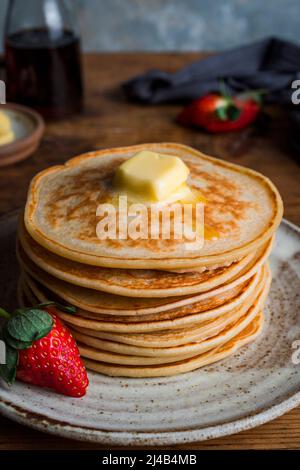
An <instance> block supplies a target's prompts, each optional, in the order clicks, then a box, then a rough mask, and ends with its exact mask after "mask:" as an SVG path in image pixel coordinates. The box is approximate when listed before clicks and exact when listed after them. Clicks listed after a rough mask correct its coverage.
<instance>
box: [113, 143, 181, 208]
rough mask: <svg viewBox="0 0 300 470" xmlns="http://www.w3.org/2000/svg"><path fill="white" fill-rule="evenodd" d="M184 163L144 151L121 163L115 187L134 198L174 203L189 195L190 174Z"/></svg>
mask: <svg viewBox="0 0 300 470" xmlns="http://www.w3.org/2000/svg"><path fill="white" fill-rule="evenodd" d="M189 172H190V171H189V169H188V167H187V166H186V165H185V163H184V162H183V161H182V160H181V159H180V158H178V157H176V156H173V155H160V154H158V153H156V152H151V151H148V150H143V151H142V152H138V153H137V154H136V155H134V156H133V157H132V158H129V159H128V160H126V161H125V162H124V163H122V164H121V165H120V166H119V168H118V169H117V171H116V173H115V176H114V181H113V184H114V187H115V189H117V190H120V191H122V192H125V193H128V195H129V196H130V197H131V199H134V198H135V199H138V200H144V201H147V202H162V201H163V202H173V201H175V200H176V201H178V200H180V199H181V198H182V197H190V192H189V188H188V186H187V185H186V184H185V182H186V180H187V177H188V175H189Z"/></svg>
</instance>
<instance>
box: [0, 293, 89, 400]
mask: <svg viewBox="0 0 300 470" xmlns="http://www.w3.org/2000/svg"><path fill="white" fill-rule="evenodd" d="M57 310H63V311H67V312H68V313H74V312H75V308H73V307H64V306H61V305H58V304H56V303H52V302H51V303H48V304H40V305H38V306H36V307H30V308H21V309H17V310H16V311H15V312H13V313H12V314H9V313H8V312H6V311H5V310H3V309H0V316H1V317H3V318H5V320H6V321H5V323H4V325H3V328H2V335H1V336H2V339H3V341H4V342H5V345H6V364H4V365H0V375H1V376H2V378H3V379H4V380H5V381H6V382H7V383H8V384H12V383H13V382H14V381H15V379H16V378H17V379H19V380H21V381H23V382H26V383H30V384H33V385H37V386H39V387H47V388H51V389H52V390H55V391H56V392H57V393H61V394H63V395H67V396H71V397H82V396H84V395H85V393H86V390H87V387H88V384H89V381H88V377H87V373H86V369H85V366H84V364H83V362H82V360H81V358H80V354H79V350H78V347H77V344H76V342H75V340H74V338H73V337H72V335H71V333H70V331H69V330H68V329H67V328H66V327H65V326H64V325H63V323H62V322H61V321H60V319H59V318H58V316H57Z"/></svg>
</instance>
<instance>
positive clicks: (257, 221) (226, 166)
mask: <svg viewBox="0 0 300 470" xmlns="http://www.w3.org/2000/svg"><path fill="white" fill-rule="evenodd" d="M141 150H152V151H155V152H158V153H161V154H172V155H176V156H178V157H180V158H181V159H182V160H183V161H184V163H185V164H186V165H187V166H188V167H189V169H190V177H189V181H188V183H189V185H190V186H191V187H193V188H195V189H198V190H200V191H201V194H202V195H203V196H204V197H205V199H206V201H207V202H206V204H205V224H207V226H209V227H211V228H212V229H213V230H215V231H216V232H217V233H218V237H216V238H214V237H213V238H211V239H210V238H209V239H206V240H205V244H204V247H203V248H201V250H198V251H195V250H189V249H187V246H189V243H188V242H187V240H186V239H181V240H180V239H179V240H176V239H171V240H164V239H159V240H154V239H151V238H150V239H149V238H148V239H145V240H140V239H139V240H132V239H130V238H126V239H125V240H120V239H115V240H111V239H107V240H99V239H98V238H97V235H96V225H97V221H98V219H97V217H96V210H97V207H98V205H99V204H100V203H103V202H107V201H111V200H112V198H114V197H115V194H114V193H113V190H112V186H111V182H112V178H113V175H114V172H115V170H116V168H117V167H118V166H119V165H120V164H121V163H122V162H124V161H125V160H126V159H128V158H130V157H131V156H132V155H134V154H135V153H136V152H138V151H141ZM281 217H282V201H281V198H280V195H279V193H278V191H277V190H276V188H275V187H274V185H273V184H272V183H271V182H270V181H269V180H268V179H267V178H266V177H264V176H263V175H261V174H259V173H257V172H255V171H253V170H250V169H248V168H244V167H240V166H238V165H234V164H232V163H228V162H226V161H223V160H218V159H216V158H212V157H208V156H206V155H204V154H202V153H201V152H198V151H196V150H194V149H192V148H190V147H186V146H183V145H179V144H172V143H165V144H163V143H162V144H144V145H137V146H133V147H124V148H115V149H108V150H100V151H95V152H90V153H87V154H84V155H81V156H79V157H76V158H73V159H72V160H69V161H68V162H67V163H66V164H65V165H60V166H55V167H52V168H48V169H47V170H44V171H42V172H41V173H39V174H38V175H36V176H35V177H34V179H33V180H32V182H31V185H30V189H29V193H28V199H27V204H26V209H25V219H24V220H25V224H26V228H27V230H28V231H29V233H30V235H31V236H32V237H33V238H34V239H35V240H36V241H37V242H38V243H39V244H41V245H43V246H44V247H45V248H46V249H48V250H50V251H52V252H53V253H55V254H57V255H60V256H62V257H63V258H68V259H71V260H74V261H77V262H81V263H85V264H89V265H95V266H104V267H109V268H113V267H114V268H130V269H134V268H137V269H191V268H193V267H209V266H223V265H224V264H227V263H229V262H232V261H235V260H237V259H240V258H241V257H244V256H246V255H247V254H248V253H250V252H253V251H255V250H257V249H258V248H259V246H261V245H263V244H264V243H265V242H266V241H267V240H268V239H270V237H271V236H272V235H273V233H274V231H275V230H276V228H277V226H278V225H279V223H280V220H281Z"/></svg>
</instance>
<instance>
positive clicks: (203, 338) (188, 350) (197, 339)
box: [26, 272, 270, 365]
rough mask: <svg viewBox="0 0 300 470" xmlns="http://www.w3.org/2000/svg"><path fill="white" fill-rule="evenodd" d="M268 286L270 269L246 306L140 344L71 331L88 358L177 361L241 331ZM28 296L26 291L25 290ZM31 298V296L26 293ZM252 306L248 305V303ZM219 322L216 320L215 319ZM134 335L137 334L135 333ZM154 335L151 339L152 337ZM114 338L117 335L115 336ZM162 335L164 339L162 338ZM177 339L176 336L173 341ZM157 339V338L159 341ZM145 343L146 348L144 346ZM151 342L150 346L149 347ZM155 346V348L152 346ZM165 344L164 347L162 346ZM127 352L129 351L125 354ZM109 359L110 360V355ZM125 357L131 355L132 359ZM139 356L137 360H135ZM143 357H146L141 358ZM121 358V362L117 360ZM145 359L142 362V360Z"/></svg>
mask: <svg viewBox="0 0 300 470" xmlns="http://www.w3.org/2000/svg"><path fill="white" fill-rule="evenodd" d="M269 287H270V272H268V273H267V276H266V277H265V279H264V281H263V286H262V287H261V290H260V292H259V294H258V296H257V297H256V299H255V300H254V301H253V300H250V302H249V301H248V305H246V304H245V305H244V306H243V308H240V310H238V311H235V312H230V314H229V315H227V316H223V317H222V318H221V321H220V322H219V324H216V323H215V324H211V323H210V324H204V325H201V326H200V327H199V328H197V327H195V328H192V329H185V330H182V331H177V330H170V331H169V332H167V333H166V332H161V333H160V332H158V333H157V334H156V337H155V336H153V335H152V337H151V335H148V336H150V342H149V340H148V342H147V335H139V336H141V338H140V339H141V340H143V339H144V342H143V343H142V344H143V345H142V346H141V347H134V348H133V347H132V346H131V347H128V346H125V345H124V344H120V343H116V342H115V343H111V342H110V343H109V342H106V341H99V340H98V339H96V338H93V337H88V336H86V335H84V334H81V333H78V332H76V331H74V330H71V331H72V334H73V335H74V337H75V339H76V340H79V342H80V343H79V344H80V352H81V354H82V356H84V357H88V358H91V359H97V360H99V359H100V360H101V361H104V362H113V363H117V364H142V363H143V364H145V365H147V364H151V362H150V361H149V358H155V362H153V363H157V364H158V363H159V362H158V361H157V359H158V358H160V359H161V363H163V358H164V357H165V358H166V362H171V361H170V360H169V359H168V358H173V360H176V361H178V360H179V359H180V358H185V357H191V355H195V354H197V355H198V354H200V353H203V352H206V351H208V350H210V349H212V348H215V347H219V346H220V345H221V344H224V343H225V342H227V341H229V340H230V339H231V338H233V337H234V336H235V335H236V334H238V333H239V332H240V331H242V330H243V329H244V328H245V327H246V326H247V325H248V324H249V323H250V322H251V321H252V320H253V319H254V318H255V317H256V315H257V313H258V311H260V310H261V309H262V308H263V305H264V302H265V300H266V297H267V295H268V291H269ZM26 295H28V293H26ZM29 297H30V296H29ZM250 305H251V306H250ZM217 323H218V322H217ZM136 336H137V335H136ZM153 337H154V338H155V339H154V341H152V342H151V339H152V338H153ZM166 337H167V339H169V340H171V345H172V346H170V343H168V344H166V342H165V341H164V338H166ZM116 338H117V335H116ZM161 338H163V340H161ZM176 338H178V339H179V341H178V344H177V346H176V347H174V344H176V341H175V340H176ZM158 339H159V341H158ZM146 343H147V345H148V347H145V344H146ZM112 344H114V350H113V351H111V349H106V345H109V346H111V345H112ZM150 345H151V347H150ZM155 346H156V347H155ZM163 346H165V347H163ZM128 352H129V354H128ZM110 355H111V359H110V360H109V356H110ZM128 356H134V358H132V357H130V358H128ZM137 357H140V358H141V359H140V362H139V360H138V359H137ZM145 357H148V359H147V360H145V361H144V359H145ZM118 361H123V362H118ZM142 361H144V362H142Z"/></svg>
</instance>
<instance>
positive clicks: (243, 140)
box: [0, 53, 300, 450]
mask: <svg viewBox="0 0 300 470" xmlns="http://www.w3.org/2000/svg"><path fill="white" fill-rule="evenodd" d="M199 56H200V54H198V55H197V54H194V53H191V54H187V53H185V54H179V53H167V54H166V53H164V54H154V53H143V54H141V53H116V54H111V53H109V54H90V55H85V56H84V59H83V62H84V72H85V89H86V97H85V110H84V112H83V113H82V114H81V115H78V116H74V117H72V118H70V119H67V120H65V121H60V122H52V123H48V124H47V127H46V133H45V136H44V138H43V140H42V143H41V146H40V148H39V149H38V150H37V151H36V152H35V154H34V155H32V157H30V158H29V159H27V160H26V161H24V162H21V163H18V164H15V165H13V166H10V167H6V168H0V215H2V214H4V213H6V212H8V211H11V210H14V209H16V208H20V207H21V206H22V205H23V204H24V202H25V198H26V192H27V188H28V184H29V182H30V179H31V178H32V176H33V175H35V174H36V173H37V172H38V171H40V170H42V169H44V168H46V167H48V166H49V165H55V164H59V163H62V162H64V161H66V160H67V159H69V158H70V157H73V156H75V155H78V154H80V153H83V152H86V151H88V150H93V149H100V148H105V147H116V146H123V145H132V144H138V143H143V142H161V141H169V142H180V143H184V144H187V145H191V146H193V147H195V148H197V149H199V150H201V151H203V152H205V153H208V154H211V155H214V156H217V157H220V158H224V159H226V160H228V161H231V162H234V163H238V164H241V165H245V166H248V167H250V168H253V169H255V170H258V171H261V172H262V173H264V174H265V175H267V176H269V177H270V178H271V179H272V180H273V182H274V183H275V184H276V185H277V187H278V189H279V190H280V192H281V194H282V197H283V200H284V205H285V217H286V218H288V219H289V220H291V221H292V222H294V223H296V224H298V225H300V210H299V207H300V183H299V181H300V170H299V164H298V162H299V161H300V160H298V162H297V155H295V153H294V151H293V149H292V146H291V143H290V125H289V121H288V117H287V115H286V114H285V113H284V112H283V111H282V110H278V109H268V110H267V112H268V114H269V115H270V120H267V123H266V124H265V125H261V126H259V127H258V128H257V129H254V130H253V129H250V130H249V129H247V130H245V131H242V132H240V133H233V134H226V135H217V136H211V135H209V134H206V133H204V132H200V131H197V130H191V129H184V128H181V127H179V126H178V125H177V124H176V123H175V117H176V115H177V113H178V111H179V109H180V106H178V105H170V104H168V105H159V106H145V105H139V104H133V103H128V102H127V101H126V99H125V98H124V96H123V95H122V93H121V90H120V86H119V85H120V83H121V82H122V81H124V80H126V79H128V78H130V77H132V76H133V75H135V74H138V73H142V72H143V71H145V70H146V69H149V68H156V67H157V68H163V69H165V70H176V68H177V67H180V66H182V65H184V64H186V63H188V62H189V61H191V60H194V59H195V58H197V57H199ZM298 158H299V156H298ZM104 448H105V447H102V446H100V445H93V444H88V443H82V442H75V441H71V440H67V439H62V438H58V437H55V436H51V435H47V434H42V433H40V432H37V431H34V430H31V429H29V428H25V427H23V426H20V425H18V424H16V423H14V422H12V421H9V420H7V419H5V418H3V417H0V450H4V449H14V450H15V449H104ZM170 448H171V447H168V449H170ZM178 448H180V449H295V448H296V449H299V448H300V408H297V409H295V410H292V411H290V412H289V413H287V414H285V415H284V416H282V417H280V418H278V419H276V420H275V421H273V422H270V423H267V424H265V425H263V426H260V427H259V428H256V429H252V430H249V431H244V432H241V433H239V434H236V435H233V436H228V437H224V438H220V439H213V440H210V441H206V442H203V443H193V444H185V445H182V446H178Z"/></svg>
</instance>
